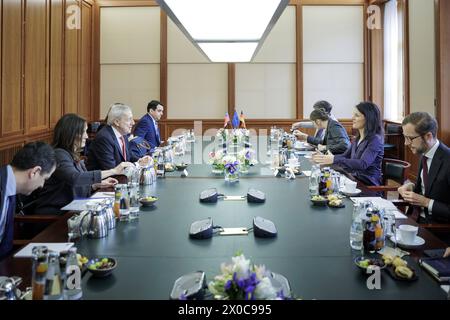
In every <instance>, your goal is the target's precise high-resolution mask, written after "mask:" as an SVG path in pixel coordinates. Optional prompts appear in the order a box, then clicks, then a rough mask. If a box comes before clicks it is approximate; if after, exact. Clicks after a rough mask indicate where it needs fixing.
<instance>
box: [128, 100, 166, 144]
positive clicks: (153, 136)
mask: <svg viewBox="0 0 450 320" xmlns="http://www.w3.org/2000/svg"><path fill="white" fill-rule="evenodd" d="M163 112H164V107H163V106H162V105H161V102H159V101H156V100H152V101H150V102H149V104H148V105H147V114H145V115H144V116H143V117H142V118H141V120H139V122H138V124H137V125H136V128H135V129H134V135H136V136H139V137H142V138H144V139H145V140H146V141H147V142H148V143H149V144H150V146H151V148H152V149H154V148H156V147H159V145H160V144H161V135H160V132H159V128H158V121H159V120H160V119H161V116H162V115H163Z"/></svg>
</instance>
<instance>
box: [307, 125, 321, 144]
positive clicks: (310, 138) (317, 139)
mask: <svg viewBox="0 0 450 320" xmlns="http://www.w3.org/2000/svg"><path fill="white" fill-rule="evenodd" d="M323 130H324V129H318V130H317V132H316V134H315V135H314V137H313V136H308V137H307V138H306V142H308V143H309V144H313V145H315V146H317V145H318V144H322V142H323V139H324V137H323Z"/></svg>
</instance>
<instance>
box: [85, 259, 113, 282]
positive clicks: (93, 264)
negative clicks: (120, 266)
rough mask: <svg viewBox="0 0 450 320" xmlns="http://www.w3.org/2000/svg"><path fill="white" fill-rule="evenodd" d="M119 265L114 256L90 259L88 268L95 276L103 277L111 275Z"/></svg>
mask: <svg viewBox="0 0 450 320" xmlns="http://www.w3.org/2000/svg"><path fill="white" fill-rule="evenodd" d="M116 267H117V261H116V259H114V258H96V259H92V260H89V262H88V264H87V269H88V270H89V272H90V273H92V275H93V276H94V277H98V278H103V277H107V276H109V275H110V274H111V273H112V272H113V271H114V269H115V268H116Z"/></svg>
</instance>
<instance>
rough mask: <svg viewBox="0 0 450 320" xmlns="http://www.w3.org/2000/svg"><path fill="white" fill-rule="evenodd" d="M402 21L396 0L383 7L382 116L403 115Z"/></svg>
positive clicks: (386, 117)
mask: <svg viewBox="0 0 450 320" xmlns="http://www.w3.org/2000/svg"><path fill="white" fill-rule="evenodd" d="M402 25H403V23H402V20H401V15H399V12H398V9H397V0H390V1H389V2H387V3H386V5H385V9H384V118H385V119H388V120H401V118H402V117H403V32H402V31H403V27H402Z"/></svg>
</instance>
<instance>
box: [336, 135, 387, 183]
mask: <svg viewBox="0 0 450 320" xmlns="http://www.w3.org/2000/svg"><path fill="white" fill-rule="evenodd" d="M383 155H384V147H383V137H381V136H379V135H374V136H372V137H366V138H365V139H364V140H363V141H361V143H360V144H359V146H358V145H357V141H355V142H353V143H352V146H351V148H348V149H347V151H345V152H344V153H343V154H341V155H337V156H335V157H334V164H336V165H338V166H340V167H342V168H343V169H344V170H345V171H347V172H348V173H351V174H352V175H353V176H354V177H355V178H357V179H358V180H360V181H361V182H363V183H364V184H365V185H368V186H379V185H381V175H382V173H381V163H382V161H383Z"/></svg>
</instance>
